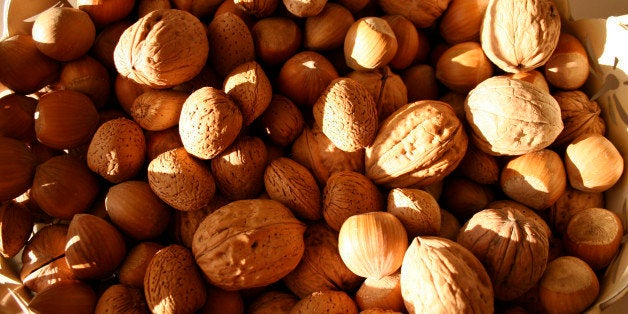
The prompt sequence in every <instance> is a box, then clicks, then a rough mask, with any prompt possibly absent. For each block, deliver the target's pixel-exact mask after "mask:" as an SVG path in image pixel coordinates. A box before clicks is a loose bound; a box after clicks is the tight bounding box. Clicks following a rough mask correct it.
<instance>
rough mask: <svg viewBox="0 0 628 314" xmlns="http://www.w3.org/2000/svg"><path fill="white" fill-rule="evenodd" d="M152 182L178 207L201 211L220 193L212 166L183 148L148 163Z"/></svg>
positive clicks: (154, 188)
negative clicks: (215, 194) (217, 191)
mask: <svg viewBox="0 0 628 314" xmlns="http://www.w3.org/2000/svg"><path fill="white" fill-rule="evenodd" d="M148 184H149V185H150V188H151V189H152V190H153V192H155V194H156V195H157V196H159V198H161V199H162V200H163V201H164V202H166V204H168V205H170V206H172V207H174V208H176V209H178V210H186V211H191V210H198V209H200V208H202V207H203V206H206V205H207V204H208V203H209V202H210V201H211V199H212V197H213V196H214V193H216V183H215V182H214V177H213V176H212V173H211V171H210V170H209V167H208V166H207V165H206V164H204V163H203V162H202V161H201V160H199V159H197V158H194V156H192V155H190V154H189V153H188V152H187V151H186V150H185V149H184V148H183V147H180V148H174V149H171V150H169V151H167V152H165V153H162V154H161V155H159V156H157V158H155V159H153V160H152V161H151V162H150V163H149V164H148Z"/></svg>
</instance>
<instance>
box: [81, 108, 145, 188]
mask: <svg viewBox="0 0 628 314" xmlns="http://www.w3.org/2000/svg"><path fill="white" fill-rule="evenodd" d="M145 158H146V139H145V138H144V133H143V132H142V128H141V127H140V126H139V125H138V124H137V123H135V122H133V120H129V119H126V118H118V119H114V120H110V121H107V122H105V123H103V124H102V125H101V126H100V127H99V128H98V130H97V131H96V133H95V134H94V137H93V138H92V141H91V143H90V144H89V148H88V150H87V165H88V166H89V168H90V169H91V170H92V171H94V172H96V173H97V174H99V175H100V176H102V177H103V178H105V179H107V180H108V181H109V182H111V183H119V182H122V181H125V180H128V179H131V178H133V177H134V176H135V175H137V174H138V173H139V171H140V170H141V168H142V166H143V165H144V160H145Z"/></svg>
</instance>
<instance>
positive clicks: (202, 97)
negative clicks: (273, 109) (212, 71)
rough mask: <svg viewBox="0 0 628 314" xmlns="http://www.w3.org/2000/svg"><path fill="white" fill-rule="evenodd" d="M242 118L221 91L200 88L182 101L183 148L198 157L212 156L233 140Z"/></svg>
mask: <svg viewBox="0 0 628 314" xmlns="http://www.w3.org/2000/svg"><path fill="white" fill-rule="evenodd" d="M242 122H243V117H242V113H241V112H240V110H239V109H238V107H237V105H236V104H235V103H234V102H233V100H232V99H231V98H230V97H229V96H228V95H227V94H225V93H224V92H223V91H222V90H219V89H216V88H213V87H202V88H200V89H197V90H196V91H195V92H194V93H192V94H191V95H190V96H189V97H188V98H187V99H186V100H185V103H183V108H182V109H181V116H180V117H179V134H180V135H181V142H183V146H184V147H185V149H186V150H187V151H188V152H189V153H190V154H192V155H194V156H196V157H198V158H201V159H211V158H214V157H216V156H218V154H220V153H221V152H222V151H223V150H225V149H226V148H227V147H228V146H229V145H231V144H232V143H233V141H235V139H236V137H237V136H238V134H239V133H240V129H241V128H242Z"/></svg>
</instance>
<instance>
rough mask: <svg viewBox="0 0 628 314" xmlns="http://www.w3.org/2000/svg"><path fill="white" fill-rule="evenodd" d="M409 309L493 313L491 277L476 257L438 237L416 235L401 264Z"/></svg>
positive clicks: (411, 311)
mask: <svg viewBox="0 0 628 314" xmlns="http://www.w3.org/2000/svg"><path fill="white" fill-rule="evenodd" d="M400 281H401V295H402V296H403V299H404V302H405V304H406V308H407V309H408V311H409V312H410V313H478V314H480V313H493V310H494V304H493V302H494V301H493V287H492V285H491V280H490V278H489V276H488V274H487V272H486V270H485V269H484V266H482V264H481V263H480V261H479V260H478V258H477V257H475V256H474V255H473V253H471V252H470V251H469V250H467V249H466V248H464V247H463V246H461V245H460V244H458V243H456V242H453V241H451V240H448V239H445V238H439V237H423V236H419V237H416V238H414V240H413V241H412V242H411V244H410V247H409V248H408V250H407V251H406V254H405V256H404V259H403V264H402V265H401V279H400Z"/></svg>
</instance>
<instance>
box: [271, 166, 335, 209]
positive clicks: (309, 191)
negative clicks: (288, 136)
mask: <svg viewBox="0 0 628 314" xmlns="http://www.w3.org/2000/svg"><path fill="white" fill-rule="evenodd" d="M264 186H265V187H266V193H268V195H269V196H270V198H271V199H274V200H276V201H278V202H280V203H282V204H284V205H286V206H288V208H290V209H291V210H292V212H293V213H294V214H295V215H296V216H297V217H299V218H303V219H307V220H319V219H321V217H322V213H321V207H322V196H321V191H320V189H319V187H318V184H317V182H316V179H314V176H313V175H312V173H310V171H309V170H307V168H305V167H304V166H303V165H301V164H299V163H298V162H296V161H294V160H292V159H290V158H287V157H279V158H276V159H274V160H272V161H271V162H270V163H269V164H268V166H267V167H266V170H265V171H264Z"/></svg>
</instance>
